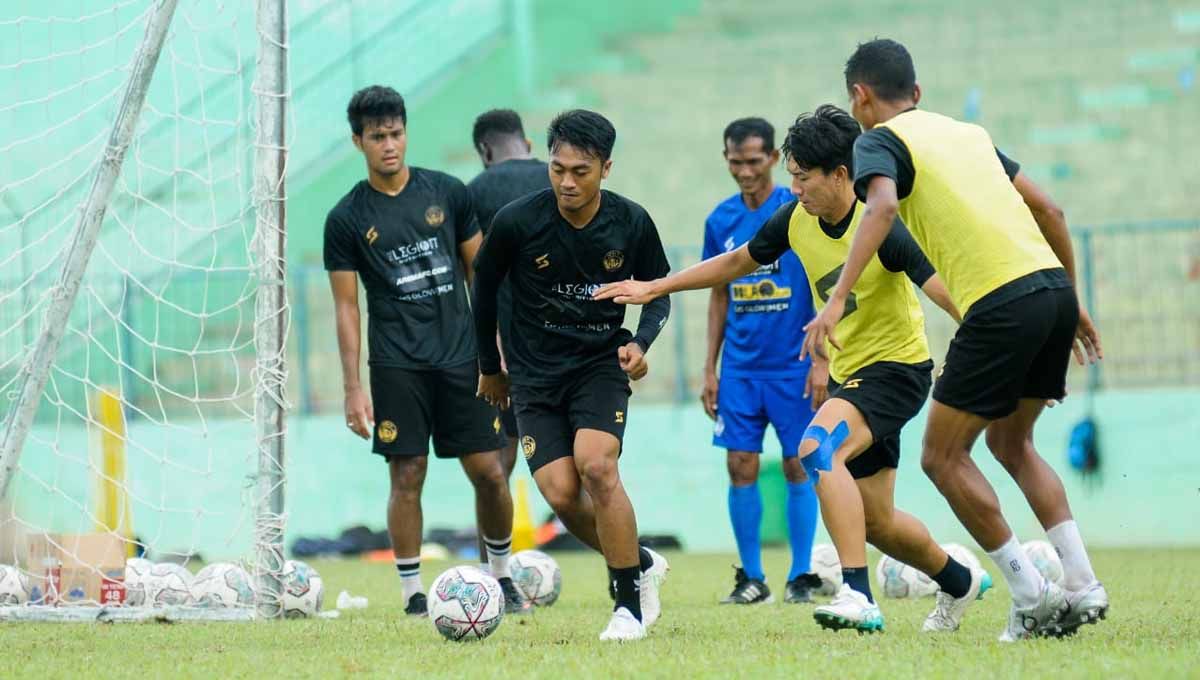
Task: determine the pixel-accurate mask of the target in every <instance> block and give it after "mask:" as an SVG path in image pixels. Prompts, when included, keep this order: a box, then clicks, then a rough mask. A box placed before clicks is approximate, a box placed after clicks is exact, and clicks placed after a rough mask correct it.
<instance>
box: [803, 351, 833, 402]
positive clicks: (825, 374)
mask: <svg viewBox="0 0 1200 680" xmlns="http://www.w3.org/2000/svg"><path fill="white" fill-rule="evenodd" d="M810 397H811V398H812V410H813V411H814V412H815V411H817V410H818V409H819V408H821V404H824V403H825V400H826V399H828V398H829V362H828V361H822V360H820V359H817V358H814V359H813V362H812V364H811V365H810V366H809V367H808V378H806V379H805V382H804V398H805V399H808V398H810Z"/></svg>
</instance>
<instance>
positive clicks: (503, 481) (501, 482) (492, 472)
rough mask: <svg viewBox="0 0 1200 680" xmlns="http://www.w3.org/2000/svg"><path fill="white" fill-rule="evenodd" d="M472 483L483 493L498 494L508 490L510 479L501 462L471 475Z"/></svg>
mask: <svg viewBox="0 0 1200 680" xmlns="http://www.w3.org/2000/svg"><path fill="white" fill-rule="evenodd" d="M471 483H472V484H473V485H474V486H475V490H476V491H479V492H481V493H488V494H496V493H499V492H501V491H504V490H507V489H508V479H507V478H506V477H505V476H504V468H503V467H501V465H500V463H499V461H497V462H496V464H495V465H489V466H488V467H486V468H484V469H483V470H479V471H477V472H476V473H475V474H473V475H471Z"/></svg>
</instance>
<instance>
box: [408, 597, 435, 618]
mask: <svg viewBox="0 0 1200 680" xmlns="http://www.w3.org/2000/svg"><path fill="white" fill-rule="evenodd" d="M404 613H405V614H408V615H409V616H429V601H428V600H427V599H426V598H425V593H413V596H412V597H410V598H408V604H407V605H405V606H404Z"/></svg>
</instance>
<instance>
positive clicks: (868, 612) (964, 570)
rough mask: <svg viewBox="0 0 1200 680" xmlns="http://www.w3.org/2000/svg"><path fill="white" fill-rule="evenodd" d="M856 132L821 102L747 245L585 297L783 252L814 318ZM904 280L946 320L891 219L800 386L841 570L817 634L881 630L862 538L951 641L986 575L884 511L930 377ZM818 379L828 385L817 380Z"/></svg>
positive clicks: (848, 229) (846, 200) (806, 444)
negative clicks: (828, 347)
mask: <svg viewBox="0 0 1200 680" xmlns="http://www.w3.org/2000/svg"><path fill="white" fill-rule="evenodd" d="M859 133H860V130H859V127H858V124H857V123H856V122H855V121H854V119H853V118H851V117H850V115H849V114H847V113H846V112H845V111H842V110H841V109H839V108H837V107H835V106H832V105H825V106H821V107H819V108H818V109H817V110H816V111H815V112H814V113H812V114H811V115H810V114H805V115H802V116H800V117H799V118H797V119H796V122H795V124H793V125H792V127H791V128H790V129H789V130H788V136H787V141H786V142H785V143H784V154H785V157H786V158H787V167H788V172H789V173H791V175H792V192H793V193H794V194H795V195H796V198H797V200H796V201H792V202H790V203H788V204H786V205H784V206H783V207H781V208H780V209H779V210H777V211H776V212H775V214H774V215H772V216H771V218H770V219H769V220H767V222H766V224H765V225H763V228H762V229H761V230H760V231H759V232H758V234H757V235H755V237H754V238H753V239H751V241H750V242H749V243H748V244H746V245H744V246H742V247H740V248H737V249H736V250H733V251H732V252H728V253H725V254H724V255H720V256H718V257H715V258H713V259H711V260H706V261H704V262H701V263H700V264H697V265H694V266H692V267H688V268H687V269H685V270H683V271H681V272H679V273H677V274H674V275H672V276H669V277H667V278H664V279H658V280H654V281H648V282H647V281H623V282H620V283H616V284H613V285H610V286H605V287H604V288H602V289H601V290H600V291H599V292H598V293H597V295H596V297H597V298H599V299H613V300H614V301H616V302H624V303H629V304H639V303H645V302H647V301H649V300H652V299H654V298H656V297H658V296H661V295H668V294H670V293H673V292H676V291H681V290H695V289H698V288H706V287H709V286H713V285H717V284H720V283H723V282H729V281H733V280H734V279H736V278H738V277H740V276H744V275H746V274H747V273H749V272H752V271H754V270H755V269H757V268H758V267H761V266H763V265H766V264H769V263H771V262H774V261H776V260H777V259H778V258H779V257H780V256H781V255H783V254H784V252H785V251H787V250H788V248H789V247H790V248H791V249H792V250H793V251H794V252H795V253H796V255H798V256H799V258H800V262H801V264H803V265H804V269H805V271H807V272H809V279H808V280H809V285H810V287H811V289H812V294H813V296H814V298H816V300H815V304H816V306H817V307H818V308H820V307H821V306H823V304H824V301H825V299H826V297H827V296H828V291H829V287H830V286H831V285H832V284H833V282H834V281H835V280H836V278H837V275H838V272H839V271H840V270H841V267H842V262H843V261H844V259H845V256H846V252H847V251H848V250H849V247H850V242H851V239H853V238H854V234H855V232H856V231H857V230H858V228H859V225H860V224H861V223H862V221H863V220H864V219H865V216H864V212H865V211H864V209H863V206H862V204H860V203H857V202H856V201H855V197H854V191H853V187H852V183H851V181H850V178H851V176H852V172H853V161H852V160H851V153H852V149H853V145H854V140H855V139H856V138H857V137H858V135H859ZM910 281H911V283H910ZM914 283H915V284H916V285H918V286H920V287H921V288H922V289H923V290H924V291H925V292H926V294H927V295H929V297H930V298H931V299H932V300H934V301H935V302H936V303H937V304H938V305H939V306H941V307H942V308H943V309H945V310H946V311H947V312H948V313H950V314H951V316H955V317H956V318H957V311H956V310H955V308H954V305H953V304H952V303H951V302H950V299H949V296H948V295H947V293H946V290H945V288H944V287H943V285H942V283H941V281H940V280H939V279H938V277H937V276H936V275H935V274H934V271H933V268H932V267H931V266H930V264H929V261H928V260H927V259H926V258H925V256H924V255H923V254H922V253H921V251H920V249H919V248H917V246H916V244H915V243H914V242H913V240H912V238H911V237H910V236H909V235H908V232H907V231H906V230H905V228H904V225H903V224H902V223H900V222H899V221H896V222H894V223H893V224H892V225H891V227H890V228H889V230H888V234H887V236H886V238H885V240H884V244H883V246H882V247H881V248H880V251H879V256H878V257H876V258H874V259H873V260H872V261H871V263H870V267H869V268H868V269H867V273H866V275H865V276H864V278H863V280H862V282H861V283H860V284H859V285H858V286H857V287H856V288H855V289H854V296H853V298H852V299H853V304H852V305H848V307H847V309H848V310H849V311H848V312H847V313H846V314H845V315H844V316H843V318H842V320H841V323H840V324H838V329H839V332H840V333H842V334H843V335H844V336H845V337H846V339H847V341H846V349H845V350H838V351H833V352H832V361H831V363H829V364H826V362H825V361H824V359H823V356H822V355H816V358H815V360H814V363H813V366H812V369H811V370H810V371H809V374H808V386H809V387H808V389H809V391H810V392H811V393H812V394H813V395H814V399H815V400H816V401H817V402H819V403H821V406H820V408H819V409H818V411H817V414H816V415H815V416H814V417H813V419H812V422H811V424H810V425H809V426H808V428H807V429H806V430H805V431H804V434H803V438H802V440H801V442H800V445H799V456H800V464H801V465H802V466H803V468H804V471H805V473H806V474H807V477H808V478H809V479H811V480H812V481H813V483H814V485H815V487H816V491H817V496H818V498H819V499H820V503H821V516H822V518H823V519H824V521H825V528H826V529H828V531H829V535H830V536H831V537H832V538H833V543H834V546H835V547H836V548H837V552H838V558H839V560H840V561H841V564H842V581H843V585H842V587H841V589H840V590H839V591H838V592H837V594H836V595H835V596H834V598H833V601H832V602H830V603H829V604H828V605H822V606H819V607H817V608H815V609H814V611H813V617H814V618H815V619H816V620H817V622H818V623H819V624H821V625H822V626H824V627H827V628H833V629H839V628H853V629H857V630H860V631H876V630H882V629H883V623H884V622H883V615H882V613H881V612H880V610H879V607H878V605H877V604H876V603H875V601H874V598H873V596H872V595H871V585H870V581H869V577H868V569H867V552H866V545H865V541H870V542H871V543H872V544H874V545H875V546H876V547H877V548H879V549H880V550H882V551H883V552H884V553H886V554H888V555H891V556H892V557H895V558H896V559H898V560H900V561H902V562H904V563H906V564H909V565H911V566H913V567H915V568H917V569H919V570H921V571H923V572H925V573H926V574H928V575H929V576H931V577H932V578H933V580H934V581H936V582H937V584H938V586H939V588H940V592H939V593H938V596H937V605H936V607H935V608H934V610H933V612H932V613H930V615H929V616H928V617H927V618H926V620H925V624H924V630H926V631H929V632H938V631H953V630H957V629H958V627H959V624H960V622H961V621H962V617H963V615H964V614H965V612H966V610H967V608H968V607H969V606H970V604H971V603H972V602H974V601H975V599H976V598H977V597H978V596H979V595H981V594H982V593H983V592H985V591H986V590H987V589H988V588H989V587H990V586H991V578H990V577H989V576H988V574H987V572H985V571H983V570H982V569H971V568H969V567H967V566H965V565H963V564H960V563H959V562H957V561H956V560H954V558H953V557H951V556H949V555H947V554H946V552H945V551H944V550H942V548H941V547H940V546H938V544H937V543H935V542H934V540H933V538H931V537H930V535H929V531H928V529H926V528H925V526H924V525H923V524H922V523H921V522H920V520H918V519H917V518H915V517H913V516H912V515H909V514H908V513H905V512H903V511H901V510H898V509H896V507H895V506H894V504H893V499H894V491H895V483H896V466H897V464H898V463H899V459H900V428H901V427H903V426H904V424H905V423H906V422H908V421H909V420H910V419H912V418H913V416H915V415H916V414H917V412H918V411H920V409H921V406H922V405H923V404H924V403H925V397H926V395H927V394H928V392H929V384H930V382H931V376H930V371H931V370H932V368H933V363H932V361H930V356H929V347H928V344H927V342H926V340H925V328H924V315H923V314H922V312H921V306H920V303H919V302H918V301H917V297H916V293H915V292H914V291H913V286H912V284H914ZM761 340H762V341H765V342H772V341H775V338H762V339H761ZM826 371H828V375H829V376H830V380H829V382H828V385H825V384H821V382H820V381H821V380H822V379H823V378H824V376H825V375H826ZM826 387H827V388H828V392H827V393H826Z"/></svg>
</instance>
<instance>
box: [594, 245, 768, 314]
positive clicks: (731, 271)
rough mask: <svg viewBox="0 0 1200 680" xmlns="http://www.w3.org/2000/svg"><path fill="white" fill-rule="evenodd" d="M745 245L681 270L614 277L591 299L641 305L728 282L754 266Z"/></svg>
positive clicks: (744, 273) (754, 263) (746, 272)
mask: <svg viewBox="0 0 1200 680" xmlns="http://www.w3.org/2000/svg"><path fill="white" fill-rule="evenodd" d="M758 266H759V265H758V263H757V262H755V261H754V258H752V257H750V251H749V249H748V248H747V247H746V246H742V247H741V248H738V249H737V250H733V251H730V252H728V253H724V254H722V255H718V256H716V257H713V258H709V259H707V260H704V261H703V262H700V263H698V264H694V265H692V266H690V267H688V268H687V269H684V270H683V271H680V272H677V273H675V274H672V275H670V276H667V277H664V278H661V279H655V280H653V281H634V280H633V279H630V280H628V281H617V282H615V283H610V284H607V285H604V286H601V287H600V289H599V290H597V291H596V294H595V296H594V297H595V299H597V300H612V301H613V302H615V303H617V304H619V305H644V304H646V303H648V302H650V301H651V300H654V299H656V298H660V297H662V296H664V295H670V294H671V293H678V292H680V291H684V290H699V289H701V288H712V287H713V286H717V285H721V284H724V283H729V282H730V281H733V280H734V279H737V278H739V277H742V276H745V275H746V274H749V273H750V272H752V271H754V270H755V269H758Z"/></svg>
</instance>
